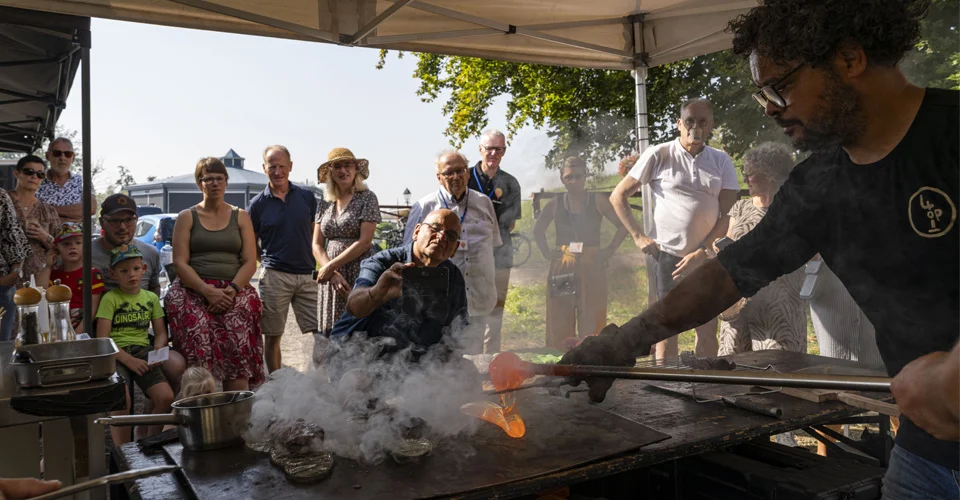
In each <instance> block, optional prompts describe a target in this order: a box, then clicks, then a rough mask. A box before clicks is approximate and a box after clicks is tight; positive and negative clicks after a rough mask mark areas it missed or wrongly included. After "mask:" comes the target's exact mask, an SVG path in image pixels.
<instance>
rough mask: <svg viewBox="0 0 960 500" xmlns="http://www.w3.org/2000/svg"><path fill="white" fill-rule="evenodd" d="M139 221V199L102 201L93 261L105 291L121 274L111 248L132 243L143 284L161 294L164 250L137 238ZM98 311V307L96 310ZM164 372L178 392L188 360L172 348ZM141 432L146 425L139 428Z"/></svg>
mask: <svg viewBox="0 0 960 500" xmlns="http://www.w3.org/2000/svg"><path fill="white" fill-rule="evenodd" d="M136 225H137V202H136V201H134V200H133V198H131V197H129V196H127V195H125V194H123V193H117V194H112V195H110V196H108V197H107V199H105V200H103V203H101V204H100V227H102V228H103V236H101V237H99V238H97V239H96V240H94V241H93V244H92V245H90V250H91V252H90V260H91V265H92V266H93V267H94V268H96V269H100V270H101V275H102V276H103V284H104V291H105V292H109V291H110V290H113V289H115V288H117V276H116V274H115V273H114V272H113V270H112V269H110V252H111V251H113V249H115V248H117V247H119V246H122V245H132V246H134V247H136V248H137V249H138V250H140V254H141V258H142V259H143V266H144V272H143V275H142V276H141V278H140V288H141V289H143V290H148V291H151V292H153V293H154V294H156V295H157V296H158V297H159V296H160V269H161V267H160V253H159V252H157V249H156V248H155V247H154V246H153V245H151V244H149V243H144V242H142V241H140V240H138V239H134V237H133V230H134V228H135V227H136ZM94 315H96V311H94ZM176 333H177V332H170V337H171V338H176ZM161 368H162V369H163V374H164V375H165V376H166V378H167V381H168V382H170V385H171V387H173V390H174V392H175V393H176V392H177V391H178V390H179V387H180V377H181V376H182V375H183V371H184V370H186V369H187V362H186V360H185V359H184V358H183V355H181V354H180V353H179V352H177V351H174V350H173V349H171V350H170V354H169V358H167V361H165V362H164V363H163V365H161ZM144 407H145V411H146V412H147V413H150V412H151V411H153V403H152V402H150V400H147V401H145V402H144ZM137 429H138V430H137V434H138V435H140V434H141V432H142V428H141V427H138V428H137Z"/></svg>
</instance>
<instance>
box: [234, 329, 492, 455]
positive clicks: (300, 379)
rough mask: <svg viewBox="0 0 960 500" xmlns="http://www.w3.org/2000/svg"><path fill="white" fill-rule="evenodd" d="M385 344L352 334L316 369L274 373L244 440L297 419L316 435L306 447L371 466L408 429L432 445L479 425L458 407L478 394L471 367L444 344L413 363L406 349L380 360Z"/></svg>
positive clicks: (271, 434) (276, 435)
mask: <svg viewBox="0 0 960 500" xmlns="http://www.w3.org/2000/svg"><path fill="white" fill-rule="evenodd" d="M321 340H322V339H321ZM392 340H393V339H388V338H374V339H366V338H364V337H363V335H354V337H353V338H352V339H350V340H349V341H346V342H343V343H340V342H330V343H329V345H328V346H327V349H326V351H325V352H326V354H325V356H324V359H323V362H322V364H321V366H320V367H319V368H315V369H312V370H309V371H307V372H305V373H300V372H297V371H296V370H294V369H292V368H284V369H281V370H278V371H276V372H274V373H273V374H271V376H270V378H269V380H268V381H267V382H266V383H265V384H264V385H262V386H261V387H260V389H259V390H258V391H257V393H256V395H255V397H254V398H255V401H254V404H253V409H252V411H251V415H250V426H249V429H248V430H247V432H246V434H245V435H244V438H245V439H246V440H247V442H248V443H250V442H265V441H270V442H276V441H277V440H282V438H281V436H282V435H283V433H284V432H285V431H287V430H289V429H291V428H293V427H295V426H296V425H297V421H298V420H302V421H303V423H306V424H314V425H317V426H319V427H321V428H323V430H324V437H323V439H322V440H321V439H315V440H314V441H313V443H312V444H311V446H310V447H311V449H312V450H314V451H328V452H331V453H334V454H336V455H338V456H341V457H345V458H350V459H354V460H359V461H363V462H366V463H379V462H380V461H382V460H383V459H384V458H385V457H387V456H388V453H389V450H390V449H391V448H392V447H394V446H396V444H397V443H398V442H400V441H401V440H402V439H403V438H404V437H408V436H409V434H410V432H411V430H415V432H416V433H417V435H418V436H422V437H425V438H427V439H429V440H430V441H431V442H434V443H438V442H442V441H443V440H444V439H449V438H452V437H455V436H457V435H461V434H472V433H474V432H475V431H476V429H477V428H478V426H479V425H480V421H479V420H476V419H473V418H471V417H469V416H466V415H463V414H461V413H460V406H461V405H463V404H464V403H467V402H469V401H474V400H478V399H482V397H483V396H482V393H481V379H480V377H479V374H478V372H477V370H476V368H474V367H473V365H472V364H471V363H470V362H469V361H466V360H464V359H463V358H461V357H460V356H459V355H458V354H456V355H454V354H448V353H449V352H450V350H449V349H447V346H446V345H444V344H441V345H439V346H435V348H434V349H431V350H430V351H428V352H427V353H426V354H424V355H423V356H421V357H420V358H419V360H418V361H416V362H415V361H414V360H413V356H412V353H411V352H410V350H409V349H406V350H403V351H400V352H399V353H395V354H393V355H390V356H385V357H383V358H380V357H379V356H378V354H379V352H380V350H381V348H382V347H383V346H384V345H385V344H389V343H390V342H391V341H392ZM318 341H320V340H318ZM436 347H439V348H436ZM441 444H442V443H441Z"/></svg>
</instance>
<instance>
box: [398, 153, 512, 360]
mask: <svg viewBox="0 0 960 500" xmlns="http://www.w3.org/2000/svg"><path fill="white" fill-rule="evenodd" d="M435 163H436V166H437V181H439V182H440V189H438V190H437V191H435V192H433V193H430V194H428V195H427V196H424V197H423V198H421V199H420V201H418V202H416V203H414V204H413V206H412V207H411V208H410V215H409V216H408V218H407V230H406V234H404V237H403V242H404V243H405V244H409V243H410V242H412V241H413V239H414V232H415V229H414V227H415V226H416V225H417V224H418V223H420V222H421V221H423V219H424V218H425V217H426V215H427V214H429V213H431V212H433V211H434V210H437V209H439V208H445V209H449V210H450V211H452V212H453V213H455V214H457V217H459V219H460V228H461V229H460V240H459V242H458V245H457V247H458V251H457V253H456V254H455V255H454V256H453V257H452V258H451V262H453V263H454V264H455V265H456V266H457V268H458V269H460V272H461V273H463V276H464V279H465V280H466V284H467V306H468V310H469V313H470V328H468V329H467V330H465V331H463V332H460V333H461V335H460V336H459V340H460V342H461V345H462V347H463V350H464V352H466V353H468V354H480V353H481V352H483V341H484V338H483V337H484V335H483V330H484V325H485V324H486V318H487V315H489V314H490V313H491V312H492V311H493V308H494V306H496V304H497V287H496V285H495V283H494V279H495V273H496V272H495V268H494V252H495V250H494V249H495V248H496V247H499V246H501V245H502V244H503V240H502V239H501V237H500V229H499V227H498V225H497V214H496V212H495V211H494V208H493V203H492V202H491V201H490V198H488V197H486V196H484V195H482V194H480V192H478V191H474V190H473V189H467V179H468V177H467V176H468V175H469V174H468V170H467V165H468V163H467V158H466V157H464V156H463V155H462V154H460V153H459V152H457V151H452V150H451V151H444V152H442V153H440V154H439V155H438V156H437V158H436V161H435Z"/></svg>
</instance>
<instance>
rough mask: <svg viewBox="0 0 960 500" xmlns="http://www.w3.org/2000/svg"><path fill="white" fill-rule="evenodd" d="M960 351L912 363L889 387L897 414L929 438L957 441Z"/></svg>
mask: <svg viewBox="0 0 960 500" xmlns="http://www.w3.org/2000/svg"><path fill="white" fill-rule="evenodd" d="M958 365H960V351H958V350H957V349H953V351H951V352H943V351H940V352H932V353H930V354H927V355H925V356H921V357H919V358H917V359H915V360H913V361H911V362H910V363H909V364H907V366H904V367H903V370H900V373H898V374H897V376H896V377H894V378H893V381H892V382H891V384H890V392H891V393H893V396H894V397H895V398H897V406H899V407H900V411H902V412H903V414H904V415H906V416H907V418H909V419H910V420H912V421H913V422H914V423H915V424H917V425H918V426H920V428H921V429H923V430H925V431H927V432H928V433H930V435H931V436H933V437H935V438H937V439H942V440H946V441H957V440H960V395H958V394H957V391H958V387H957V385H958V381H957V366H958Z"/></svg>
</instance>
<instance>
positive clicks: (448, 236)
mask: <svg viewBox="0 0 960 500" xmlns="http://www.w3.org/2000/svg"><path fill="white" fill-rule="evenodd" d="M423 225H424V226H426V228H427V229H429V230H430V232H431V233H433V234H437V233H441V234H442V236H443V239H445V240H447V241H449V242H450V243H456V242H457V240H459V239H460V234H458V233H457V232H456V231H454V230H453V229H444V228H443V225H441V224H438V223H436V222H430V223H424V224H423Z"/></svg>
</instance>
